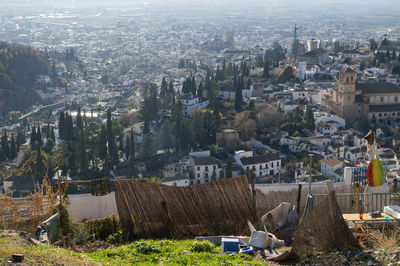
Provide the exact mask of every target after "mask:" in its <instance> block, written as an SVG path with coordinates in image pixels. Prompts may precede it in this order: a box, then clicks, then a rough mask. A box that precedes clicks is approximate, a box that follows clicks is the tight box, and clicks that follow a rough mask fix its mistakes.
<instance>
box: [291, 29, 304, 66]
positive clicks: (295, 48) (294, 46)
mask: <svg viewBox="0 0 400 266" xmlns="http://www.w3.org/2000/svg"><path fill="white" fill-rule="evenodd" d="M301 28H302V26H300V27H297V25H296V24H294V30H293V49H292V52H293V58H294V60H296V56H297V42H298V41H297V31H298V30H299V29H301Z"/></svg>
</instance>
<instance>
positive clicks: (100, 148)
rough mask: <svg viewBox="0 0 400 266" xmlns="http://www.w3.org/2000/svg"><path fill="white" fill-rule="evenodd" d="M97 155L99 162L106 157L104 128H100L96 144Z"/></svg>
mask: <svg viewBox="0 0 400 266" xmlns="http://www.w3.org/2000/svg"><path fill="white" fill-rule="evenodd" d="M97 154H98V156H99V158H100V159H101V160H105V159H106V156H107V133H106V127H105V126H102V127H101V131H100V134H99V138H98V143H97Z"/></svg>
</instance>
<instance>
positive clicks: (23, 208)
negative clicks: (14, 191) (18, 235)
mask: <svg viewBox="0 0 400 266" xmlns="http://www.w3.org/2000/svg"><path fill="white" fill-rule="evenodd" d="M55 200H56V194H55V193H53V191H52V188H51V185H50V183H49V182H48V181H47V180H46V179H45V180H44V181H43V184H42V185H41V186H37V187H36V188H35V191H34V193H32V194H30V195H29V196H27V197H25V198H12V197H10V196H8V195H3V196H1V197H0V227H1V228H3V229H16V230H25V231H28V232H32V231H34V229H35V227H36V226H37V225H38V223H39V222H40V221H42V220H44V219H47V218H48V216H49V214H50V210H49V208H50V205H52V204H53V203H54V201H55Z"/></svg>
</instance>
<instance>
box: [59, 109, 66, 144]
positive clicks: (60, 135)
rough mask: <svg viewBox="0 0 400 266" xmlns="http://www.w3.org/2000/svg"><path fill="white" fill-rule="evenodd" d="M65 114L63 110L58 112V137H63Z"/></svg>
mask: <svg viewBox="0 0 400 266" xmlns="http://www.w3.org/2000/svg"><path fill="white" fill-rule="evenodd" d="M64 131H65V115H64V112H63V111H61V112H60V117H59V119H58V134H59V137H60V139H65V132H64Z"/></svg>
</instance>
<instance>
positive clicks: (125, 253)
mask: <svg viewBox="0 0 400 266" xmlns="http://www.w3.org/2000/svg"><path fill="white" fill-rule="evenodd" d="M15 253H20V254H23V255H24V257H25V258H24V261H23V262H24V263H26V264H28V265H38V264H40V265H60V264H62V265H99V264H109V265H263V263H261V262H260V261H256V260H254V259H253V258H252V257H251V256H249V255H244V254H239V255H225V254H221V247H218V246H215V245H213V244H212V243H210V242H208V241H207V242H200V241H195V240H140V241H136V242H133V243H131V244H127V245H123V246H119V247H115V248H112V249H108V250H100V251H96V252H93V253H78V252H73V251H70V250H67V249H62V248H58V247H54V246H51V245H43V246H32V245H30V244H29V243H28V242H27V241H26V240H25V239H23V238H21V237H20V236H18V235H17V234H0V265H3V264H5V263H6V262H7V261H8V260H11V256H12V254H15Z"/></svg>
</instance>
